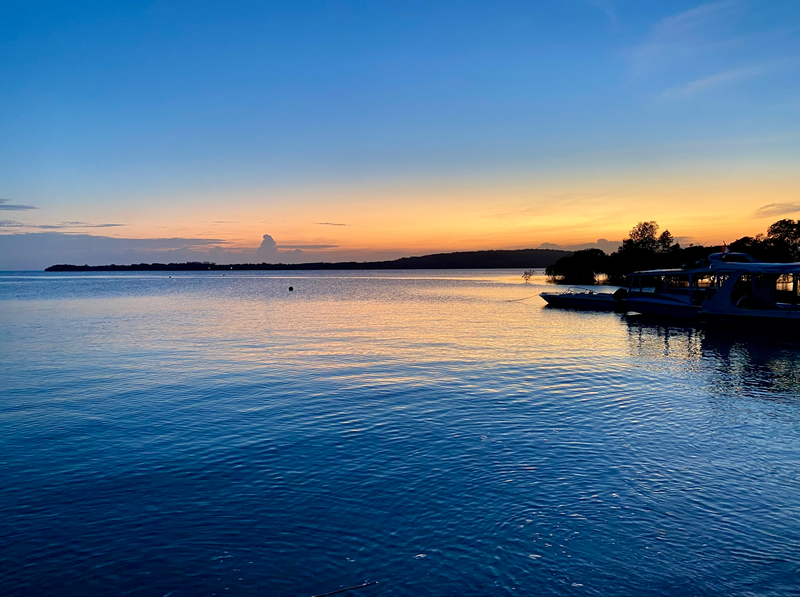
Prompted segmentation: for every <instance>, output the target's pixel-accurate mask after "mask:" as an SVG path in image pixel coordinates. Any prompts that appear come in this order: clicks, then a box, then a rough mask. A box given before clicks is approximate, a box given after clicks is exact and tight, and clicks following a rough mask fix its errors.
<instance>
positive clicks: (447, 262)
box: [45, 249, 569, 272]
mask: <svg viewBox="0 0 800 597" xmlns="http://www.w3.org/2000/svg"><path fill="white" fill-rule="evenodd" d="M565 255H569V251H560V250H557V249H519V250H515V251H463V252H458V253H437V254H435V255H424V256H421V257H402V258H400V259H395V260H392V261H365V262H356V261H346V262H340V263H294V264H288V263H237V264H233V265H218V264H216V263H210V262H206V261H204V262H199V261H190V262H187V263H136V264H132V265H114V264H112V265H66V264H63V265H51V266H50V267H48V268H47V269H46V270H45V271H47V272H129V271H137V272H141V271H201V270H212V271H213V270H220V271H221V270H227V271H230V270H234V271H236V270H364V269H496V268H504V269H505V268H508V269H515V268H522V269H531V268H533V269H536V268H546V267H547V266H549V265H552V264H554V263H555V262H556V261H557V260H558V259H559V258H561V257H564V256H565Z"/></svg>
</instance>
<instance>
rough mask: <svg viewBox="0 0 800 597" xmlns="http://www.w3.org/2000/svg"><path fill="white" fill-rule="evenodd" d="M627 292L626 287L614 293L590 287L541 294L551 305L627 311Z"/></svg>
mask: <svg viewBox="0 0 800 597" xmlns="http://www.w3.org/2000/svg"><path fill="white" fill-rule="evenodd" d="M626 294H627V291H626V290H625V289H624V288H620V289H619V290H617V291H616V292H614V293H611V292H595V291H594V290H589V289H588V288H569V289H567V290H566V292H542V293H540V294H539V296H540V297H542V298H543V299H544V300H545V301H546V302H547V305H548V306H549V307H558V308H561V309H580V310H581V311H625V296H626Z"/></svg>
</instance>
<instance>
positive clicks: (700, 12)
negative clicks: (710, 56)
mask: <svg viewBox="0 0 800 597" xmlns="http://www.w3.org/2000/svg"><path fill="white" fill-rule="evenodd" d="M742 10H743V4H742V2H740V1H738V0H723V1H721V2H709V3H706V4H701V5H700V6H697V7H696V8H692V9H689V10H686V11H684V12H681V13H678V14H675V15H672V16H668V17H665V18H663V19H661V20H660V21H658V22H657V23H656V24H655V25H654V26H653V27H652V29H651V30H650V33H649V34H648V35H647V36H646V37H645V38H644V40H643V41H642V42H641V43H640V44H639V45H637V46H636V47H634V48H633V50H632V51H631V53H630V58H631V66H632V68H633V72H634V73H635V74H639V75H642V74H645V73H649V72H652V71H655V70H657V69H659V68H660V67H662V66H664V65H666V64H668V63H674V62H676V61H679V60H682V59H686V58H689V57H691V56H693V55H696V54H699V53H702V52H708V51H709V50H710V49H711V48H714V47H717V46H719V45H720V43H721V40H722V39H725V38H726V37H727V36H726V35H724V34H723V33H722V31H721V30H724V29H725V25H727V24H728V23H730V22H731V21H732V20H733V18H734V16H735V15H737V14H739V13H740V12H741V11H742ZM723 45H724V44H723Z"/></svg>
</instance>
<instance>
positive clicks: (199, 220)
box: [0, 0, 800, 266]
mask: <svg viewBox="0 0 800 597" xmlns="http://www.w3.org/2000/svg"><path fill="white" fill-rule="evenodd" d="M0 38H1V39H2V45H1V46H0V81H2V93H0V130H2V131H3V134H2V136H3V141H4V142H3V143H2V144H0V197H2V198H4V199H5V200H6V202H5V205H6V206H8V205H28V206H32V207H36V209H35V210H25V211H12V210H9V209H3V211H1V212H0V217H3V216H8V217H9V219H8V220H4V221H5V222H7V223H8V224H7V225H5V226H3V227H0V230H1V231H3V232H7V233H9V234H18V235H19V234H22V233H25V234H27V235H28V236H29V237H30V238H32V239H35V238H36V237H35V236H34V235H35V234H37V233H40V232H43V230H42V229H41V228H37V227H41V226H62V225H63V224H69V223H70V222H72V223H84V224H86V225H87V226H88V225H93V226H97V225H101V224H110V223H114V224H121V225H120V226H115V227H107V228H87V227H81V226H69V225H66V226H62V228H59V230H60V232H59V234H82V235H83V234H89V235H95V236H113V237H117V238H129V239H136V238H139V239H154V238H160V237H163V238H170V239H172V238H181V237H184V238H187V239H197V238H209V239H219V240H220V245H219V246H221V247H223V248H229V249H231V250H233V251H234V252H235V251H246V250H251V249H252V250H255V248H256V247H257V246H258V245H259V243H260V242H261V238H262V235H263V234H266V233H268V234H271V235H272V236H273V237H275V238H276V239H277V240H278V244H279V245H280V244H281V243H283V244H287V245H292V246H300V247H302V246H303V245H306V246H309V247H314V246H325V247H329V248H326V249H321V250H320V249H310V251H311V252H310V253H309V252H308V251H307V253H308V258H309V259H311V258H312V257H313V260H317V259H321V258H322V259H328V258H336V257H346V256H358V255H363V256H366V257H368V256H369V255H373V254H374V255H378V254H380V255H382V256H385V255H389V254H392V255H393V254H397V255H401V254H415V253H419V252H424V251H428V250H455V249H467V248H513V247H521V246H536V245H537V244H539V243H542V242H555V243H561V244H569V243H580V242H589V241H592V240H595V239H596V238H598V237H599V236H604V237H608V238H621V237H622V236H623V235H624V234H625V232H626V231H627V230H629V229H630V228H631V226H632V225H633V224H635V223H636V221H638V220H640V219H653V218H657V219H659V221H662V222H663V224H665V225H668V226H669V227H670V228H671V229H672V230H673V232H674V233H676V234H677V235H681V234H684V235H686V236H688V237H691V238H695V239H696V240H698V241H707V240H711V239H710V237H709V238H705V237H703V235H704V232H703V230H706V231H710V232H708V233H707V234H708V235H712V236H714V240H716V236H719V235H728V237H729V238H733V237H734V236H736V235H737V234H738V235H741V234H743V233H750V234H755V233H756V232H760V231H762V229H763V228H765V227H766V225H768V224H769V223H770V222H771V221H770V220H763V221H755V222H754V221H753V214H754V213H756V212H757V210H758V208H760V207H763V206H764V205H772V204H780V205H785V206H788V207H786V208H785V209H786V210H789V211H788V212H787V213H788V214H790V215H791V214H794V211H793V210H800V180H799V179H798V174H797V167H796V164H797V163H798V158H799V157H800V155H798V154H799V153H800V151H798V150H799V149H800V143H798V141H800V118H798V114H800V4H798V3H797V2H796V1H787V2H781V1H774V2H753V1H744V0H731V1H728V0H723V1H719V2H707V3H698V2H677V1H675V2H672V1H665V2H633V1H628V2H624V1H610V0H564V1H559V2H556V1H551V2H547V1H543V2H530V1H529V2H465V1H462V2H419V3H415V2H350V1H330V2H238V1H232V2H226V3H224V4H221V3H209V2H125V3H108V2H35V1H32V2H24V3H16V4H13V5H12V4H9V3H6V4H4V5H2V8H1V9H0ZM726 197H728V199H727V203H726V199H725V198H726ZM0 208H2V205H0ZM723 210H724V211H726V214H722V213H721V211H723ZM687 211H692V213H687ZM497 213H518V214H525V215H523V216H520V217H519V218H516V219H514V221H513V222H505V223H504V224H503V223H498V222H497V219H498V218H497V217H496V214H497ZM798 215H800V213H798V214H795V217H797V216H798ZM493 218H494V219H493ZM328 221H333V222H337V223H347V224H348V226H343V227H338V228H334V227H330V226H327V227H324V228H321V227H320V226H319V225H318V224H316V223H317V222H328ZM339 221H341V222H339ZM434 223H435V224H436V225H434ZM678 228H682V229H678ZM48 234H50V235H51V236H49V237H48V238H51V237H52V234H53V233H52V232H51V231H49V232H48ZM18 240H19V239H17V241H18ZM31 242H33V241H31ZM15 246H16V245H15ZM187 246H188V245H187ZM207 246H208V245H207V244H206V243H204V244H201V245H198V246H197V247H198V250H201V251H202V250H207ZM330 247H333V248H330ZM190 248H191V247H190ZM0 249H2V242H0ZM315 251H316V252H315ZM312 253H313V254H312ZM2 257H3V255H0V266H2V265H3V260H2ZM98 259H99V260H100V261H101V262H102V252H100V253H99V255H98ZM6 261H8V260H6Z"/></svg>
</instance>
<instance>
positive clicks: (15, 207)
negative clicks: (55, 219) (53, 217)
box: [0, 198, 39, 211]
mask: <svg viewBox="0 0 800 597" xmlns="http://www.w3.org/2000/svg"><path fill="white" fill-rule="evenodd" d="M8 201H9V200H8V199H2V198H0V210H2V211H27V210H29V209H39V208H38V207H36V206H35V205H20V204H15V203H9V202H8Z"/></svg>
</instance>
